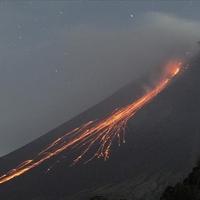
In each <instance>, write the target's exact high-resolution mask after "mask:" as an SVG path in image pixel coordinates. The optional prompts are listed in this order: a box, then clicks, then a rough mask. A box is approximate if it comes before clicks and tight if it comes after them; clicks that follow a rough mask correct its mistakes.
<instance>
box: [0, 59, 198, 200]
mask: <svg viewBox="0 0 200 200" xmlns="http://www.w3.org/2000/svg"><path fill="white" fill-rule="evenodd" d="M188 65H190V67H188V69H187V70H186V71H185V73H183V74H181V75H180V76H178V77H176V78H175V79H174V80H173V81H172V83H171V84H170V85H169V87H167V88H166V89H165V90H164V91H163V92H162V93H160V94H159V95H158V96H157V97H156V98H155V99H154V100H153V101H152V102H151V103H149V104H148V105H146V106H145V107H144V108H143V109H141V110H140V111H139V112H138V113H137V115H136V116H135V118H133V119H131V120H130V121H129V122H128V125H127V129H126V144H125V145H122V146H121V147H120V148H119V147H118V146H117V142H116V143H115V144H114V145H113V147H112V155H111V158H110V159H109V160H108V161H106V162H103V161H102V160H101V159H97V160H93V161H92V162H89V163H88V164H78V165H75V166H73V167H70V166H69V165H70V164H71V161H72V159H73V158H74V156H75V155H74V152H63V153H61V154H60V155H58V156H56V157H53V158H51V159H49V160H48V161H46V162H44V163H43V164H41V165H40V166H38V167H36V168H34V169H33V170H31V171H29V172H27V173H25V174H23V175H22V176H19V177H17V178H15V179H12V180H11V181H9V182H7V183H4V184H2V185H0V199H2V200H19V199H20V200H27V199H28V200H40V199H42V200H46V199H47V200H65V199H66V200H80V199H81V200H88V199H90V198H91V197H92V196H94V197H95V196H99V194H100V196H103V197H104V198H107V199H117V200H118V199H120V198H121V199H127V200H129V199H141V200H142V199H148V200H151V199H152V200H156V199H159V198H160V195H161V193H162V192H163V190H164V188H165V187H166V186H167V185H169V184H173V183H176V182H177V180H179V179H180V178H181V177H183V176H185V175H186V174H187V173H188V172H189V170H190V169H191V168H192V166H193V164H194V161H195V160H196V156H197V155H198V154H199V149H200V144H199V143H200V135H199V133H200V131H199V130H200V124H199V118H200V112H199V107H200V105H199V104H200V90H199V89H198V86H199V85H200V79H199V74H200V68H199V66H200V56H199V55H197V56H196V57H195V58H193V59H192V60H191V61H190V62H189V63H188ZM155 77H156V75H151V76H145V77H144V78H143V79H141V80H138V81H134V82H133V83H131V84H129V85H128V86H126V87H124V88H122V89H120V90H119V91H118V92H116V93H115V94H114V95H112V96H111V97H109V98H108V99H106V100H104V101H103V102H101V103H99V104H98V105H96V106H94V107H92V108H91V109H89V110H87V111H85V112H84V113H82V114H80V115H79V116H77V117H75V118H73V119H72V120H70V121H68V122H66V123H65V124H62V125H61V126H59V127H57V128H55V129H54V130H52V131H50V132H49V133H47V134H45V135H44V136H42V137H40V138H38V139H37V140H35V141H33V142H31V143H30V144H28V145H26V146H24V147H22V148H20V149H18V150H17V151H14V152H12V153H10V154H8V155H6V156H4V157H2V158H1V159H0V174H3V173H5V172H7V171H8V170H10V169H12V168H13V167H16V166H17V165H18V164H19V163H21V162H22V161H24V160H27V159H31V158H33V157H34V156H35V155H36V154H37V153H38V152H40V151H41V150H42V149H43V148H44V147H45V146H47V145H48V144H49V143H50V142H52V141H53V140H54V139H56V138H58V137H59V136H61V135H63V133H65V132H66V131H69V130H71V129H73V128H75V127H78V126H80V125H81V124H83V123H84V122H87V121H89V120H93V119H99V118H101V117H104V116H105V115H107V114H109V113H110V112H112V111H113V109H115V108H116V107H119V106H123V105H126V104H128V103H130V102H131V101H132V100H134V99H135V98H137V97H139V96H140V95H141V94H142V93H143V92H144V85H149V83H152V80H153V79H155ZM72 106H73V105H72ZM52 165H54V167H53V168H52V170H51V171H49V172H47V168H49V167H50V166H52Z"/></svg>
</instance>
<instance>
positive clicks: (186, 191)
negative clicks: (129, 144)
mask: <svg viewBox="0 0 200 200" xmlns="http://www.w3.org/2000/svg"><path fill="white" fill-rule="evenodd" d="M95 198H98V197H95ZM99 198H102V197H99ZM199 199H200V162H199V163H198V164H197V166H196V167H194V168H193V170H192V172H191V173H190V174H189V175H188V176H187V177H186V178H185V179H184V180H183V181H182V182H178V183H177V184H176V185H175V186H174V187H172V186H168V187H167V188H166V190H165V191H164V192H163V194H162V196H161V200H199Z"/></svg>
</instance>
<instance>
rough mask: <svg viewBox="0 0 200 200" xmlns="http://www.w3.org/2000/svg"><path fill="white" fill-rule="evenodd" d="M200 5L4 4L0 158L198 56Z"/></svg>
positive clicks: (1, 6) (1, 11)
mask: <svg viewBox="0 0 200 200" xmlns="http://www.w3.org/2000/svg"><path fill="white" fill-rule="evenodd" d="M199 10H200V2H198V1H177V2H176V1H150V0H149V1H138V2H137V1H108V2H107V1H92V0H91V1H45V0H44V1H17V2H15V1H1V2H0V94H1V101H0V111H1V112H0V155H4V154H6V153H8V152H10V151H12V150H14V149H16V148H19V147H20V146H22V145H24V144H26V143H28V142H30V141H31V140H33V139H35V138H37V137H38V136H40V135H42V134H44V133H46V132H47V131H49V130H51V129H52V128H55V127H56V126H58V125H59V124H61V123H63V122H65V121H66V120H68V119H70V118H71V117H73V116H75V115H77V114H78V113H80V112H82V111H84V110H86V109H87V108H89V107H90V106H92V105H94V104H96V103H98V102H99V101H101V100H102V99H104V98H106V97H107V96H109V95H110V94H112V93H113V92H114V91H116V90H117V89H119V88H120V87H121V86H123V85H125V84H126V83H128V82H129V81H131V80H133V79H135V78H138V77H140V76H141V75H142V74H143V73H145V72H146V71H147V70H148V69H149V68H151V67H153V66H155V65H156V64H158V63H160V62H161V61H164V60H166V59H167V58H169V57H172V56H180V55H184V54H185V53H186V52H187V51H193V50H194V49H195V48H196V46H195V45H194V44H195V42H196V41H197V40H199V39H200V28H199V23H198V21H199V20H200V13H199Z"/></svg>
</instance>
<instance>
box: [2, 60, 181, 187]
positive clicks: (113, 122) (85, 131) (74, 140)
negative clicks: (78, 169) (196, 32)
mask: <svg viewBox="0 0 200 200" xmlns="http://www.w3.org/2000/svg"><path fill="white" fill-rule="evenodd" d="M181 67H182V63H181V62H179V61H172V62H170V63H168V65H167V66H166V71H165V73H164V75H163V78H162V79H161V80H160V81H159V83H158V84H157V85H156V86H155V87H154V88H153V89H151V90H150V91H148V92H147V93H145V94H144V95H143V96H142V97H140V98H139V99H137V100H135V101H134V102H132V103H131V104H129V105H127V106H124V107H122V108H119V109H117V110H115V111H114V112H113V113H111V114H110V115H108V116H107V117H105V118H104V119H102V120H99V121H89V122H87V123H85V124H84V125H83V126H81V127H79V128H76V129H74V130H72V131H70V132H68V133H66V134H65V135H64V136H62V137H60V138H58V139H57V140H55V141H54V142H52V143H51V144H50V145H49V146H47V147H46V148H45V149H44V150H43V151H41V152H40V153H39V154H38V155H37V156H36V157H35V158H34V159H31V160H26V161H24V162H22V163H21V164H20V165H19V166H17V167H16V168H14V169H12V170H10V171H8V172H7V173H6V174H4V175H2V176H0V184H2V183H5V182H7V181H9V180H11V179H13V178H15V177H17V176H20V175H22V174H24V173H26V172H27V171H29V170H31V169H33V168H35V167H37V166H38V165H40V164H41V163H43V162H44V161H46V160H48V159H50V158H52V157H53V156H55V155H58V154H59V153H61V152H63V151H66V150H72V149H80V150H81V153H80V155H79V156H78V157H77V158H75V159H74V160H73V164H75V163H77V162H78V161H80V159H81V158H83V156H85V155H86V154H87V153H88V151H89V150H90V149H91V148H92V147H93V148H94V149H96V150H95V153H94V155H93V156H92V157H91V158H90V159H89V160H91V159H93V158H95V157H96V158H100V157H102V158H104V159H105V160H106V159H108V158H109V155H110V149H111V145H112V142H113V140H114V139H116V138H117V139H118V143H119V145H120V144H121V142H123V143H124V142H125V140H124V134H125V127H126V124H127V122H128V120H129V119H130V118H132V117H133V116H134V115H135V114H136V113H137V111H138V110H140V109H141V108H142V107H143V106H145V105H146V104H147V103H149V102H150V101H151V100H152V99H153V98H154V97H155V96H157V94H159V93H160V92H161V91H162V90H164V89H165V88H166V87H167V86H168V84H169V83H170V81H171V80H172V79H173V78H174V77H175V76H176V75H177V74H178V73H179V72H180V70H181ZM89 160H87V161H89Z"/></svg>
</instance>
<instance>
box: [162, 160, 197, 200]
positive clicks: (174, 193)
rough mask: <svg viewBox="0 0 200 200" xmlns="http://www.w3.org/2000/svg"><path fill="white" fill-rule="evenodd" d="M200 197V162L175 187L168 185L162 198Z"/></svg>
mask: <svg viewBox="0 0 200 200" xmlns="http://www.w3.org/2000/svg"><path fill="white" fill-rule="evenodd" d="M199 199H200V162H198V163H197V166H196V167H194V168H193V170H192V172H191V173H190V174H189V175H188V176H187V177H186V178H185V179H184V180H183V181H182V182H178V183H177V184H176V185H175V186H174V187H172V186H168V187H167V188H166V189H165V191H164V192H163V194H162V196H161V198H160V200H199Z"/></svg>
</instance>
